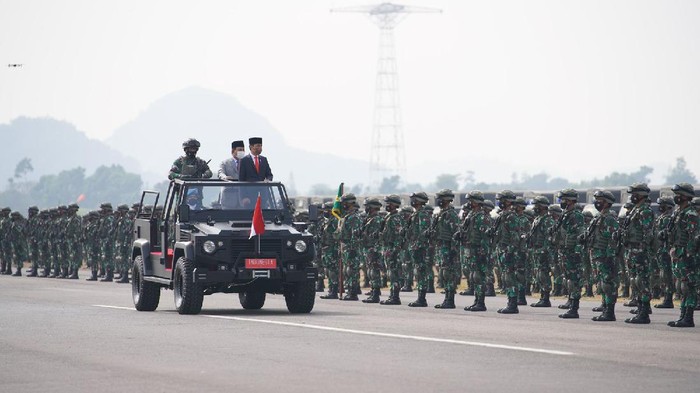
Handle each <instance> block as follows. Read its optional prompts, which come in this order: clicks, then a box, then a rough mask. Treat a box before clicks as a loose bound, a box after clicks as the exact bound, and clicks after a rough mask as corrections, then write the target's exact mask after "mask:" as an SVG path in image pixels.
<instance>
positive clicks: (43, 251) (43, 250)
mask: <svg viewBox="0 0 700 393" xmlns="http://www.w3.org/2000/svg"><path fill="white" fill-rule="evenodd" d="M39 261H40V263H39V264H40V265H41V266H42V267H43V268H44V270H49V269H51V251H50V249H49V247H48V245H46V244H43V245H41V246H40V247H39Z"/></svg>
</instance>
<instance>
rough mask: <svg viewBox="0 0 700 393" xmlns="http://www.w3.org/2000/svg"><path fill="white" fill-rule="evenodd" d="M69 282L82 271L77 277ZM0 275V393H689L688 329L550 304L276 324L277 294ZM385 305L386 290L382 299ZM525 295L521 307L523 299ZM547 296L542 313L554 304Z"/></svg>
mask: <svg viewBox="0 0 700 393" xmlns="http://www.w3.org/2000/svg"><path fill="white" fill-rule="evenodd" d="M82 273H83V274H82V277H83V278H84V277H86V276H87V274H86V273H87V272H86V271H85V272H82ZM83 278H81V280H78V281H76V280H58V279H48V278H29V277H21V278H20V277H9V276H0V392H13V393H14V392H42V393H47V392H100V393H105V392H168V393H173V392H195V391H206V392H324V393H330V392H353V393H360V392H368V391H371V392H382V393H384V392H403V393H407V392H503V391H513V392H549V391H564V392H661V391H663V392H669V391H672V392H698V391H700V327H698V328H689V329H674V328H670V327H667V326H666V322H668V321H669V320H675V319H677V318H678V315H679V310H678V309H672V310H659V309H654V313H653V314H652V315H651V319H652V323H651V324H650V325H630V324H626V323H624V319H625V318H628V317H629V316H630V315H631V314H629V313H628V310H629V309H628V308H626V307H622V306H621V305H618V308H617V310H616V311H617V319H618V320H617V321H616V322H593V321H591V319H590V318H591V317H592V316H594V315H597V314H598V313H595V312H593V311H591V308H592V307H594V306H596V305H597V303H595V302H593V301H586V300H583V301H582V302H581V310H580V314H581V319H578V320H562V319H560V318H558V317H557V315H558V314H559V313H560V312H562V311H561V310H559V309H556V308H549V309H546V308H545V309H542V308H540V309H535V308H531V307H528V306H521V307H520V314H517V315H501V314H498V313H496V310H497V309H498V308H499V307H503V306H504V305H505V303H506V299H505V297H503V296H498V297H495V298H494V297H491V298H487V299H486V305H487V307H488V311H487V312H479V313H473V312H466V311H463V310H462V308H463V307H464V306H467V305H470V304H471V303H472V299H473V298H472V297H463V296H457V298H456V302H457V308H456V309H454V310H438V309H434V308H433V307H432V306H433V305H434V304H437V303H439V302H441V300H442V295H440V294H429V295H428V303H429V304H430V307H428V308H419V309H415V308H409V307H407V306H406V305H407V304H408V302H410V301H413V300H414V299H415V297H416V293H415V292H414V293H402V301H403V305H401V306H381V305H379V304H371V305H370V304H363V303H361V302H343V301H338V300H321V299H317V300H316V306H315V307H314V310H313V311H312V313H311V314H305V315H292V314H289V313H288V311H287V309H286V306H285V303H284V298H283V297H282V296H281V295H268V297H267V301H266V303H265V307H264V308H263V309H262V310H257V311H247V310H243V309H242V308H241V306H240V304H239V301H238V296H237V295H224V294H216V295H211V296H207V297H205V299H204V307H203V309H202V313H201V314H199V315H194V316H187V315H179V314H177V312H176V311H175V309H174V304H173V293H172V291H163V293H162V294H161V301H160V306H159V307H158V310H157V311H155V312H138V311H135V310H134V308H133V303H132V300H131V286H130V285H125V284H115V283H100V282H86V281H85V280H84V279H83ZM387 295H388V293H387V292H386V291H384V293H383V298H385V297H386V296H387ZM361 298H364V296H362V297H361ZM535 300H536V299H533V298H528V301H529V302H533V301H535ZM563 302H564V300H560V299H557V300H556V301H554V305H555V306H556V305H558V304H561V303H563Z"/></svg>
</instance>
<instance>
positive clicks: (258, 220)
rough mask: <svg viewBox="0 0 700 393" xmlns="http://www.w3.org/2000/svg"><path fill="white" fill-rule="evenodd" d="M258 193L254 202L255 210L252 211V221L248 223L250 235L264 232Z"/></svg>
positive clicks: (263, 220) (251, 236)
mask: <svg viewBox="0 0 700 393" xmlns="http://www.w3.org/2000/svg"><path fill="white" fill-rule="evenodd" d="M260 202H261V200H260V194H258V200H257V201H256V202H255V211H253V222H252V223H251V224H250V237H249V238H248V239H252V238H253V236H256V235H258V236H260V235H262V234H263V233H265V219H263V213H262V206H261V204H260Z"/></svg>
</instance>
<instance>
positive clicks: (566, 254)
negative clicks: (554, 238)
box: [559, 248, 583, 299]
mask: <svg viewBox="0 0 700 393" xmlns="http://www.w3.org/2000/svg"><path fill="white" fill-rule="evenodd" d="M559 260H560V261H561V263H562V265H563V266H564V278H566V284H567V287H568V289H569V298H570V299H580V298H581V288H583V277H582V273H583V262H582V261H581V253H580V252H579V251H578V250H576V249H573V248H570V249H561V250H559Z"/></svg>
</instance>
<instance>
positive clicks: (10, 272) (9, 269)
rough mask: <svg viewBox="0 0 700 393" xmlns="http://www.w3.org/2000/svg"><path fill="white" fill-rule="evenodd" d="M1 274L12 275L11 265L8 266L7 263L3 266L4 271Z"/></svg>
mask: <svg viewBox="0 0 700 393" xmlns="http://www.w3.org/2000/svg"><path fill="white" fill-rule="evenodd" d="M3 274H5V275H7V276H10V275H12V266H10V264H9V263H8V264H7V267H5V271H4V273H3Z"/></svg>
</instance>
